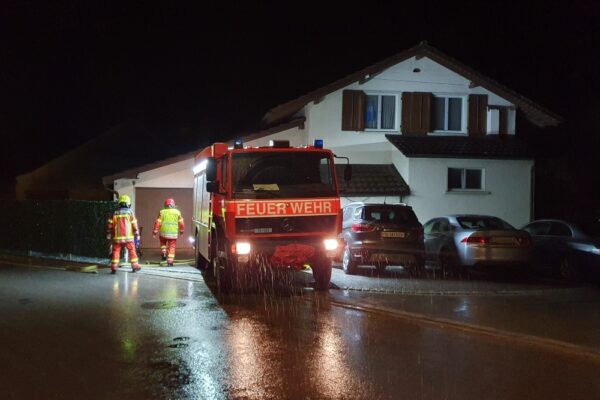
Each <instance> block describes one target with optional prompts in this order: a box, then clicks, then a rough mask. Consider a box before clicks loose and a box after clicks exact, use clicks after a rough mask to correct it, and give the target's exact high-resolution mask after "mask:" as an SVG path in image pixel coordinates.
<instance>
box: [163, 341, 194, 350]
mask: <svg viewBox="0 0 600 400" xmlns="http://www.w3.org/2000/svg"><path fill="white" fill-rule="evenodd" d="M188 346H189V344H188V343H181V342H180V343H173V344H170V345H168V346H167V347H168V348H170V349H183V348H185V347H188Z"/></svg>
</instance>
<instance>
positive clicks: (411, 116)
mask: <svg viewBox="0 0 600 400" xmlns="http://www.w3.org/2000/svg"><path fill="white" fill-rule="evenodd" d="M431 98H432V95H431V93H427V92H403V93H402V133H403V134H405V135H426V134H427V132H429V131H430V127H431Z"/></svg>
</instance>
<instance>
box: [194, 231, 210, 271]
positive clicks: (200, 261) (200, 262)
mask: <svg viewBox="0 0 600 400" xmlns="http://www.w3.org/2000/svg"><path fill="white" fill-rule="evenodd" d="M195 239H196V240H195V244H194V253H195V254H196V268H198V269H199V270H202V271H204V270H207V269H208V262H207V261H206V259H205V258H204V257H202V255H201V254H200V250H199V249H200V247H199V244H200V243H199V239H198V233H196V238H195Z"/></svg>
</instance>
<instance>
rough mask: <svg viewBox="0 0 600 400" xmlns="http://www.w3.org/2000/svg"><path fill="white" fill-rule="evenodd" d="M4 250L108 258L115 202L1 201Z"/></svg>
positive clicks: (0, 235) (0, 238)
mask: <svg viewBox="0 0 600 400" xmlns="http://www.w3.org/2000/svg"><path fill="white" fill-rule="evenodd" d="M0 206H1V207H2V210H3V218H2V224H1V226H0V249H5V250H10V251H16V252H29V253H44V254H48V255H59V256H60V255H63V256H67V255H68V256H76V257H77V256H78V257H86V258H107V257H108V251H109V243H108V242H107V240H106V222H107V219H108V216H109V215H110V213H111V212H112V211H114V209H115V206H116V204H115V203H114V202H111V201H78V200H17V201H11V200H0Z"/></svg>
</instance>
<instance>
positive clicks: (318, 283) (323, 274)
mask: <svg viewBox="0 0 600 400" xmlns="http://www.w3.org/2000/svg"><path fill="white" fill-rule="evenodd" d="M331 269H332V267H331V261H330V260H328V259H327V260H323V261H319V262H317V263H315V265H314V266H313V268H312V271H313V278H314V280H315V290H327V289H329V283H330V282H331Z"/></svg>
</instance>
